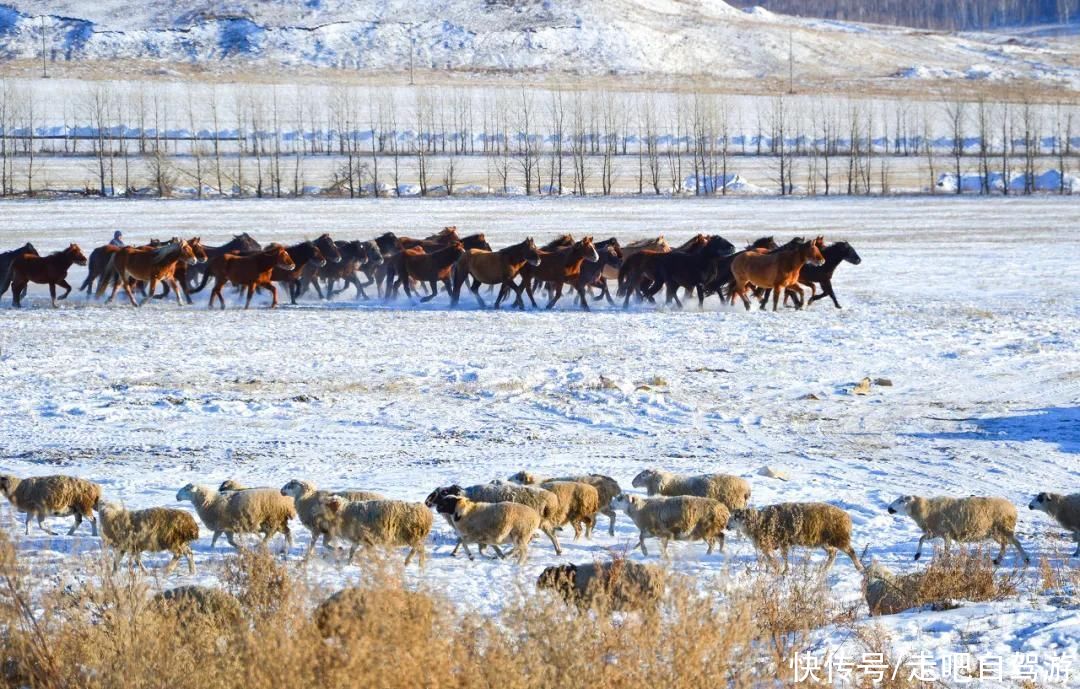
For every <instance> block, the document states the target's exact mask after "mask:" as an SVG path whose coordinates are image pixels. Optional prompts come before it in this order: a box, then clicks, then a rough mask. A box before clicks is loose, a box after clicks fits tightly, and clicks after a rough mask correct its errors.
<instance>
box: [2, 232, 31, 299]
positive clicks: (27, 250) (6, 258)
mask: <svg viewBox="0 0 1080 689" xmlns="http://www.w3.org/2000/svg"><path fill="white" fill-rule="evenodd" d="M23 254H32V255H34V256H38V255H40V254H38V250H37V249H35V248H34V245H33V244H31V243H30V242H27V243H26V244H23V245H22V246H21V247H19V248H18V249H14V250H12V251H5V252H4V253H2V254H0V297H2V296H4V294H5V293H7V291H8V287H10V286H11V264H12V263H14V262H15V259H16V258H17V257H19V256H22V255H23ZM20 296H21V295H20Z"/></svg>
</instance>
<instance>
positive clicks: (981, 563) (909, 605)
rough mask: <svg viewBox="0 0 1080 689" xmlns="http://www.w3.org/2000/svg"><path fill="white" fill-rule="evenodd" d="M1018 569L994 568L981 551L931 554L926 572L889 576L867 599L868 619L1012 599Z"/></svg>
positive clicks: (1016, 586)
mask: <svg viewBox="0 0 1080 689" xmlns="http://www.w3.org/2000/svg"><path fill="white" fill-rule="evenodd" d="M1022 578H1023V576H1022V573H1021V571H1020V570H1018V569H1012V570H1006V569H1002V568H999V567H996V566H995V565H994V563H993V561H992V560H991V557H990V555H989V554H988V553H987V552H985V551H984V550H983V549H982V548H976V549H972V550H964V549H957V550H954V551H953V552H952V553H950V554H948V555H945V554H944V553H941V552H938V551H935V552H934V558H933V559H932V560H931V561H930V563H929V564H928V565H927V567H926V569H925V570H923V571H920V572H914V573H912V574H905V575H901V576H891V577H889V578H887V579H885V580H883V581H879V582H878V587H879V588H878V589H877V590H876V592H873V593H870V592H868V595H867V603H868V604H869V606H870V614H872V615H891V614H894V613H898V612H901V611H904V610H911V609H913V608H928V609H930V610H951V609H953V608H956V607H958V606H959V601H970V602H981V601H999V600H1004V599H1006V598H1010V597H1013V596H1016V595H1017V593H1018V592H1019V589H1020V584H1021V582H1022Z"/></svg>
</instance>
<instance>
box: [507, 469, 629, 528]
mask: <svg viewBox="0 0 1080 689" xmlns="http://www.w3.org/2000/svg"><path fill="white" fill-rule="evenodd" d="M510 480H511V481H513V482H514V483H520V484H521V485H523V486H536V485H539V484H542V483H547V482H548V481H577V482H579V483H587V484H589V485H590V486H592V487H593V488H595V489H596V492H597V494H598V495H599V497H600V513H601V514H604V515H607V517H608V534H609V535H611V536H614V535H615V515H616V512H615V508H614V507H612V506H611V500H612V498H614V497H615V496H616V495H618V494H619V493H621V492H622V488H620V487H619V483H618V481H616V480H615V479H613V478H611V477H610V476H604V475H603V474H576V475H574V476H554V477H547V478H544V477H541V476H538V475H536V474H532V473H529V472H528V471H519V472H517V473H516V474H514V475H513V476H511V477H510Z"/></svg>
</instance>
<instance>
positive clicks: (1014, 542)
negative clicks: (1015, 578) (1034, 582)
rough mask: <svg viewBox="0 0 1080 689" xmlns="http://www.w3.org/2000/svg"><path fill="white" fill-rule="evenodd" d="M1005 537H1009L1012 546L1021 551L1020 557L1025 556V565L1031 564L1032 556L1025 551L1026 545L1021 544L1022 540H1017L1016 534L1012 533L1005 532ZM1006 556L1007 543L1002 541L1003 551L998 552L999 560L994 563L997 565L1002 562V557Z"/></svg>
mask: <svg viewBox="0 0 1080 689" xmlns="http://www.w3.org/2000/svg"><path fill="white" fill-rule="evenodd" d="M1005 538H1006V539H1008V542H1009V543H1011V544H1012V546H1013V547H1014V548H1016V550H1017V552H1019V553H1020V557H1022V558H1024V564H1025V565H1028V564H1031V558H1030V557H1028V554H1027V553H1026V552H1024V546H1022V545H1020V541H1018V540H1016V536H1014V535H1012V534H1005ZM1004 556H1005V543H1002V544H1001V552H1000V553H998V556H997V561H996V562H994V564H995V565H999V564H1001V558H1002V557H1004Z"/></svg>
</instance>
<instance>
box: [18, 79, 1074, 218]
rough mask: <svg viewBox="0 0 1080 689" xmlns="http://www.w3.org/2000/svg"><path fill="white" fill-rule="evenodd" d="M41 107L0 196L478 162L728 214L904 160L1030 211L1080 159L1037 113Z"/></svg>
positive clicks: (184, 98) (1027, 106)
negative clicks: (1044, 185) (1046, 171)
mask: <svg viewBox="0 0 1080 689" xmlns="http://www.w3.org/2000/svg"><path fill="white" fill-rule="evenodd" d="M42 98H43V96H42V94H41V93H39V92H37V91H36V90H35V89H34V88H33V87H32V86H31V85H29V84H27V83H25V82H2V83H0V194H2V195H4V196H11V195H21V194H26V195H34V194H36V193H40V192H43V191H46V190H49V180H48V178H47V176H46V175H45V173H44V172H43V171H44V170H45V169H46V167H47V166H45V165H44V164H43V161H44V160H48V161H50V162H51V161H54V160H56V159H64V160H69V159H70V160H74V161H77V163H76V164H77V165H79V166H81V168H82V172H83V175H82V177H83V178H84V180H85V181H84V182H83V184H82V189H81V190H82V191H83V192H84V193H87V194H95V195H101V196H113V195H121V194H125V195H130V194H134V193H141V194H147V195H156V196H170V195H173V194H176V193H179V192H180V190H183V193H185V194H188V195H193V196H196V197H198V198H202V197H204V196H207V195H211V196H243V195H253V196H257V197H266V196H272V197H283V196H301V195H303V194H305V193H307V192H308V191H314V190H319V191H321V192H324V193H335V194H339V195H345V196H349V197H357V196H367V195H373V196H383V195H398V194H403V193H408V194H412V193H416V194H418V195H420V196H427V195H429V194H432V193H440V194H444V193H445V194H454V193H457V192H459V191H461V190H475V189H476V186H474V185H465V184H464V182H465V181H468V180H466V177H465V169H466V168H467V167H469V168H470V169H472V170H473V172H472V177H471V181H473V182H476V181H479V180H478V178H477V175H476V173H475V168H476V166H475V165H472V166H466V165H465V163H466V162H467V161H469V160H476V159H482V160H483V169H484V171H485V172H484V175H486V184H484V185H479V188H480V189H483V190H489V191H492V192H496V193H524V194H527V195H541V194H553V195H561V194H567V193H572V194H577V195H586V194H590V193H598V194H603V195H608V194H612V193H616V192H617V191H622V192H626V191H628V190H636V192H637V193H638V194H642V195H645V194H653V195H660V194H669V193H673V192H677V193H685V194H692V195H725V194H727V193H728V192H729V191H731V190H732V189H734V188H738V187H739V185H740V184H743V183H745V180H742V179H741V178H739V177H738V176H737V175H735V168H736V167H739V166H742V165H746V161H747V160H748V159H755V158H760V159H761V160H763V161H766V166H767V168H768V169H769V170H771V172H770V173H768V174H767V175H764V176H762V175H759V176H758V181H759V183H761V182H765V184H761V186H767V187H768V188H770V189H772V190H774V191H777V192H779V193H780V194H782V195H787V194H793V193H806V194H819V193H820V194H825V195H829V194H837V193H843V194H852V195H854V194H870V193H884V194H887V193H890V192H891V191H892V189H893V186H894V185H893V183H892V179H893V178H892V175H893V171H894V166H896V165H897V163H898V160H899V159H905V158H906V159H908V160H909V161H912V160H914V161H919V162H918V163H917V164H918V165H919V167H920V168H921V169H922V170H923V171H924V172H925V173H926V174H927V177H926V178H925V179H926V183H927V184H926V188H927V189H929V190H931V191H937V190H938V189H939V178H940V176H941V175H942V174H943V173H949V174H951V175H952V176H953V177H954V178H955V180H954V181H955V184H954V185H952V186H949V185H943V188H947V189H948V190H949V191H955V192H956V193H962V192H964V191H976V190H975V189H971V188H970V184H967V185H965V180H969V179H971V178H972V177H973V176H974V177H975V178H976V179H978V181H979V184H978V189H977V191H979V192H980V193H984V194H990V193H997V192H1000V193H1006V194H1008V193H1013V192H1017V193H1032V192H1033V191H1035V190H1036V175H1037V167H1038V166H1045V165H1047V164H1053V165H1054V166H1056V168H1057V169H1058V170H1059V171H1060V173H1061V174H1060V175H1059V178H1060V189H1059V191H1061V192H1062V193H1065V192H1067V191H1071V189H1069V188H1068V185H1067V179H1068V177H1067V175H1066V173H1067V172H1068V170H1069V169H1070V166H1071V165H1072V159H1073V158H1075V155H1076V151H1077V145H1078V141H1076V140H1074V134H1075V132H1074V127H1073V125H1074V120H1075V115H1076V110H1077V109H1076V106H1075V105H1074V104H1072V103H1053V104H1046V103H1034V102H1031V101H1021V102H1017V103H1008V102H989V101H986V100H978V101H966V100H959V99H949V98H941V99H939V100H936V101H929V100H928V101H922V102H915V101H893V100H857V99H843V98H832V97H820V98H815V97H806V96H788V95H784V94H781V95H777V96H775V97H772V98H760V97H754V98H749V97H735V96H724V95H717V94H706V93H689V94H670V93H614V92H588V91H581V90H558V89H549V90H536V89H529V88H518V89H507V88H501V89H494V88H492V89H466V88H445V89H439V88H432V87H417V88H412V89H407V90H403V89H395V88H386V89H367V88H364V89H361V88H352V87H342V88H336V89H326V90H314V91H312V92H310V93H309V92H308V91H307V90H303V89H301V88H295V89H290V88H285V87H267V88H258V87H247V88H246V87H232V88H226V87H216V86H210V87H207V86H186V87H184V86H179V87H177V86H175V85H174V86H173V87H171V88H160V87H159V88H154V87H148V86H145V85H143V86H142V87H139V88H122V87H118V86H115V85H109V84H105V83H101V84H95V85H92V86H90V87H88V88H87V89H86V90H85V91H83V92H82V93H79V94H73V95H69V96H68V97H65V98H64V99H63V101H62V102H61V103H60V104H59V105H58V104H57V103H56V102H49V103H44V104H43V103H42V102H41V101H42ZM324 159H327V160H329V161H330V171H329V172H327V171H326V170H327V165H326V161H324ZM1048 161H1051V162H1049V163H1048ZM909 167H910V165H909ZM1074 167H1075V166H1074ZM1017 175H1019V176H1020V178H1021V179H1022V183H1021V184H1019V185H1016V184H1015V182H1013V180H1014V179H1015V178H1016V177H1017ZM762 177H765V179H762ZM920 186H921V185H920ZM467 187H468V189H466V188H467Z"/></svg>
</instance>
